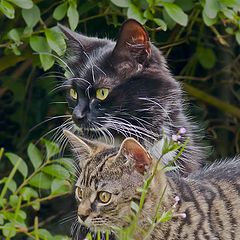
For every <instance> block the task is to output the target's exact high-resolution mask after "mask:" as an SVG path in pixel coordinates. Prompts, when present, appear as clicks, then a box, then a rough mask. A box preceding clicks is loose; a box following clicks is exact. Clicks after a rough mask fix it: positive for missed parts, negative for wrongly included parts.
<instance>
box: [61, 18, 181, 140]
mask: <svg viewBox="0 0 240 240" xmlns="http://www.w3.org/2000/svg"><path fill="white" fill-rule="evenodd" d="M60 28H61V30H62V31H63V33H64V34H65V36H66V39H67V46H68V47H67V53H66V56H65V59H64V61H65V70H66V72H67V75H68V77H67V80H66V81H65V83H64V85H65V87H66V89H67V101H68V103H69V107H70V109H71V110H72V119H73V122H74V125H75V129H76V130H78V131H79V133H80V134H81V135H82V136H84V137H87V138H91V137H92V138H96V137H98V136H103V137H106V138H110V139H113V138H112V134H113V135H114V134H116V133H118V134H120V135H122V136H128V137H129V136H133V137H134V138H136V139H139V140H141V139H148V140H149V139H150V140H154V139H155V138H156V134H159V132H161V129H162V127H165V128H170V126H171V124H172V121H174V118H176V117H177V116H178V112H179V111H181V97H180V87H179V84H178V83H177V82H176V81H175V80H174V79H173V78H172V77H171V74H170V73H169V71H168V70H167V68H166V64H165V60H164V58H163V56H162V54H161V52H160V51H159V50H158V49H157V48H156V47H154V46H153V45H152V44H151V43H150V40H149V36H148V34H147V32H146V31H145V29H144V28H143V26H142V25H141V24H140V23H138V22H137V21H135V20H132V19H130V20H128V21H126V22H125V23H124V24H123V25H122V27H121V30H120V32H119V36H118V38H117V40H116V42H114V41H111V40H108V39H100V38H94V37H86V36H84V35H82V34H78V33H76V32H72V31H71V30H70V29H68V28H66V27H63V26H60ZM165 132H168V131H167V130H166V131H165Z"/></svg>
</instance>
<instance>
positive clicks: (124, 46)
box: [112, 19, 151, 64]
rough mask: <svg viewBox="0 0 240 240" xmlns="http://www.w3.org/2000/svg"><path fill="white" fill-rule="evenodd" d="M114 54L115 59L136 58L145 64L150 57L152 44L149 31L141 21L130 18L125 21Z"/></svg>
mask: <svg viewBox="0 0 240 240" xmlns="http://www.w3.org/2000/svg"><path fill="white" fill-rule="evenodd" d="M112 54H113V60H114V59H119V58H120V60H121V61H123V60H126V59H129V60H132V59H133V58H134V59H135V60H136V61H137V62H138V63H140V64H144V62H145V61H146V60H147V59H148V58H149V57H150V55H151V45H150V41H149V37H148V33H147V32H146V31H145V29H144V28H143V26H142V25H141V24H140V23H139V22H137V21H136V20H134V19H129V20H127V21H126V22H124V23H123V25H122V27H121V29H120V32H119V37H118V40H117V43H116V46H115V48H114V50H113V53H112Z"/></svg>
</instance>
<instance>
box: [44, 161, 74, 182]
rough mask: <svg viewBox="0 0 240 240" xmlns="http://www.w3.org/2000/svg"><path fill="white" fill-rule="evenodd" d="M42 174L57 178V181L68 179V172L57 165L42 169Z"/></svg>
mask: <svg viewBox="0 0 240 240" xmlns="http://www.w3.org/2000/svg"><path fill="white" fill-rule="evenodd" d="M42 171H43V172H44V173H47V174H49V175H51V176H54V177H57V178H59V179H69V177H70V174H69V172H68V171H67V170H66V169H65V168H64V167H62V166H60V165H58V164H52V165H48V166H46V167H44V168H43V169H42Z"/></svg>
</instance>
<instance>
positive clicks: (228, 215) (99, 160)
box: [65, 132, 240, 240]
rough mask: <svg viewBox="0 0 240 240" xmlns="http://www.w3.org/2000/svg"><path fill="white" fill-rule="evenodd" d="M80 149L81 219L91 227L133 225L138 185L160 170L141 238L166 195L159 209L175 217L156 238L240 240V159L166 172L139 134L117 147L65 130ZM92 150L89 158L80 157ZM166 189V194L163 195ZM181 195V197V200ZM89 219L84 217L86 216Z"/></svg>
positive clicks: (150, 192) (154, 234)
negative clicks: (106, 197)
mask: <svg viewBox="0 0 240 240" xmlns="http://www.w3.org/2000/svg"><path fill="white" fill-rule="evenodd" d="M65 134H66V136H67V137H68V139H69V140H70V142H71V144H72V145H73V150H74V152H75V153H76V154H77V160H79V164H80V169H81V173H80V175H79V178H78V181H77V184H76V186H78V188H81V191H82V199H81V201H80V203H79V208H78V215H79V216H80V220H79V221H80V223H81V224H83V225H85V226H87V227H90V229H92V230H93V229H95V228H98V229H101V230H106V229H112V228H113V227H127V226H128V225H129V222H128V220H127V218H126V217H127V216H129V215H131V213H133V212H132V211H133V209H132V208H131V202H132V201H134V202H136V203H139V200H140V197H141V193H140V192H139V191H137V189H139V188H141V187H142V186H143V182H144V180H146V179H148V178H149V176H151V175H152V173H153V172H154V169H155V167H156V164H158V167H157V171H156V173H155V175H154V177H153V180H152V182H151V184H150V187H149V189H148V193H147V195H146V198H145V202H144V205H143V210H142V212H141V216H140V219H139V222H138V224H139V229H138V230H137V231H136V232H135V234H134V239H135V240H140V239H143V232H142V230H144V231H145V232H147V231H148V229H149V227H150V224H149V219H152V220H153V219H154V216H155V214H156V209H157V205H158V202H159V201H160V199H161V197H162V196H163V200H162V203H161V205H160V208H159V214H160V215H161V213H163V212H164V211H168V210H171V209H173V206H175V207H174V212H175V213H174V215H173V218H172V219H171V220H170V221H167V222H165V223H159V224H157V225H156V227H155V228H154V230H153V231H152V232H151V234H150V236H149V238H148V239H152V240H166V239H169V240H184V239H187V240H193V239H196V240H208V239H209V240H239V237H240V217H239V216H240V160H239V159H234V160H232V161H230V162H224V163H216V164H214V165H212V166H211V167H209V168H205V169H203V170H201V171H197V172H195V173H192V174H190V175H189V176H188V177H182V176H179V175H178V174H174V173H168V174H166V173H164V171H163V168H162V166H161V163H159V162H158V161H156V160H154V159H152V158H151V157H150V155H149V154H148V153H147V152H146V150H145V149H144V148H143V147H142V146H141V145H140V144H139V143H138V142H137V141H136V140H134V139H132V138H127V139H126V140H124V141H123V143H122V144H121V147H120V150H119V149H118V148H112V147H111V146H106V145H102V144H99V143H92V142H89V141H86V140H84V141H82V140H80V139H78V138H77V137H76V136H74V135H73V134H71V133H70V132H65ZM81 155H86V158H85V159H81V158H79V156H81ZM102 191H106V192H108V193H110V194H111V201H109V202H108V203H107V204H101V203H100V202H99V200H98V198H97V196H98V193H99V192H102ZM163 193H164V194H163ZM176 197H178V198H179V199H180V201H179V202H178V204H176V202H175V201H176ZM82 216H83V217H84V218H83V219H84V220H81V217H82Z"/></svg>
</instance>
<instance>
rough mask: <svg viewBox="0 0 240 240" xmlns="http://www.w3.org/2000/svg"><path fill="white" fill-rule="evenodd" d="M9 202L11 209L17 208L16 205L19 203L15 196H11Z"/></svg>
mask: <svg viewBox="0 0 240 240" xmlns="http://www.w3.org/2000/svg"><path fill="white" fill-rule="evenodd" d="M9 200H10V201H9V202H10V205H11V206H12V207H16V206H17V203H18V201H19V197H18V196H17V195H11V196H10V198H9Z"/></svg>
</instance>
